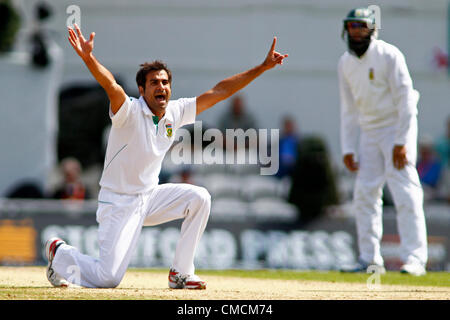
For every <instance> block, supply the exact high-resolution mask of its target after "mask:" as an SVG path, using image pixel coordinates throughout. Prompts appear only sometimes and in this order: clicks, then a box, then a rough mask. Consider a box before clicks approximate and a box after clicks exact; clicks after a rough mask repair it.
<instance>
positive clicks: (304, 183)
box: [288, 137, 339, 226]
mask: <svg viewBox="0 0 450 320" xmlns="http://www.w3.org/2000/svg"><path fill="white" fill-rule="evenodd" d="M288 200H289V202H290V203H292V204H294V205H296V206H297V208H298V209H299V211H300V219H299V223H300V224H301V226H304V225H305V224H308V223H310V222H312V221H313V220H315V219H317V218H319V217H320V216H321V215H322V214H323V213H324V209H325V208H326V207H327V206H329V205H335V204H338V203H339V197H338V191H337V185H336V180H335V175H334V173H333V170H332V166H331V159H330V156H329V153H328V150H327V148H326V145H325V142H324V141H323V139H322V138H320V137H306V138H303V139H302V143H301V145H300V148H299V154H298V158H297V161H296V164H295V168H294V171H293V174H292V187H291V190H290V192H289V198H288Z"/></svg>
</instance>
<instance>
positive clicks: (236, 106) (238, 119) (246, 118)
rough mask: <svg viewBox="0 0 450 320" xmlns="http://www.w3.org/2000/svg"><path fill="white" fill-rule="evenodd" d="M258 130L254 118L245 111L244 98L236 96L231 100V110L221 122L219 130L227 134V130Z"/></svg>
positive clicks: (224, 115) (223, 116)
mask: <svg viewBox="0 0 450 320" xmlns="http://www.w3.org/2000/svg"><path fill="white" fill-rule="evenodd" d="M250 128H256V122H255V120H254V119H253V117H252V116H251V115H250V114H249V113H248V112H247V111H246V110H245V104H244V98H243V97H242V96H239V95H238V96H235V97H233V98H232V100H231V105H230V109H229V111H228V112H226V113H225V114H223V115H222V117H221V118H220V120H219V129H220V130H222V131H223V132H224V133H225V130H226V129H243V130H244V131H245V130H247V129H250Z"/></svg>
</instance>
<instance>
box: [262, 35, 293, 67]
mask: <svg viewBox="0 0 450 320" xmlns="http://www.w3.org/2000/svg"><path fill="white" fill-rule="evenodd" d="M276 43H277V37H273V42H272V46H271V47H270V50H269V53H268V54H267V57H266V60H264V62H263V66H264V68H265V69H266V70H269V69H272V68H273V67H275V66H276V65H277V64H280V65H281V64H283V59H284V58H287V57H288V55H287V54H281V53H279V52H276V51H275V45H276Z"/></svg>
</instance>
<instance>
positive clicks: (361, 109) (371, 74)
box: [338, 38, 419, 154]
mask: <svg viewBox="0 0 450 320" xmlns="http://www.w3.org/2000/svg"><path fill="white" fill-rule="evenodd" d="M338 76H339V91H340V100H341V144H342V152H343V154H347V153H356V149H357V141H358V134H357V133H358V126H359V127H360V128H361V129H362V130H371V129H376V128H382V127H387V126H396V136H395V137H393V139H395V144H399V145H404V144H406V140H407V137H408V134H409V131H410V130H411V128H412V122H413V121H417V102H418V100H419V92H417V91H416V90H414V89H413V83H412V80H411V76H410V75H409V71H408V67H407V66H406V61H405V57H404V56H403V54H402V53H401V52H400V50H399V49H398V48H397V47H395V46H393V45H391V44H388V43H386V42H384V41H382V40H378V39H375V38H373V39H372V41H371V43H370V45H369V48H368V49H367V51H366V53H365V54H364V55H363V56H362V57H361V58H358V57H357V56H355V55H353V54H351V53H349V52H348V51H347V52H345V53H344V54H343V55H342V56H341V58H340V60H339V65H338Z"/></svg>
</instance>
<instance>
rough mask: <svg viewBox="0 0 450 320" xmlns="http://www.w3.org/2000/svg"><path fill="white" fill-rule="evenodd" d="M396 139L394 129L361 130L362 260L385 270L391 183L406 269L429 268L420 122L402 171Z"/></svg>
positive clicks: (358, 210) (357, 196) (357, 201)
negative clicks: (419, 166)
mask: <svg viewBox="0 0 450 320" xmlns="http://www.w3.org/2000/svg"><path fill="white" fill-rule="evenodd" d="M395 133H396V129H395V127H394V126H392V127H386V128H380V129H374V130H368V131H363V130H361V136H360V145H359V155H358V156H359V170H358V174H357V177H356V181H355V189H354V210H355V216H356V227H357V234H358V246H359V253H360V256H359V258H360V259H361V260H363V261H364V262H366V263H369V264H377V265H383V264H384V261H383V258H382V256H381V248H380V245H381V237H382V234H383V224H382V221H383V220H382V206H383V202H382V192H383V190H382V189H383V186H384V184H385V183H386V182H387V185H388V187H389V190H390V192H391V194H392V197H393V201H394V205H395V208H396V211H397V229H398V233H399V237H400V255H401V256H400V258H401V259H402V261H403V262H404V263H420V264H421V265H422V266H424V267H425V265H426V262H427V257H428V249H427V232H426V225H425V216H424V211H423V190H422V186H421V184H420V180H419V176H418V173H417V170H416V158H417V122H415V126H414V130H412V132H411V136H410V137H408V138H407V144H406V148H407V159H408V164H407V166H406V167H405V168H403V169H401V170H398V169H396V168H395V167H394V165H393V160H392V151H393V148H394V139H395Z"/></svg>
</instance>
